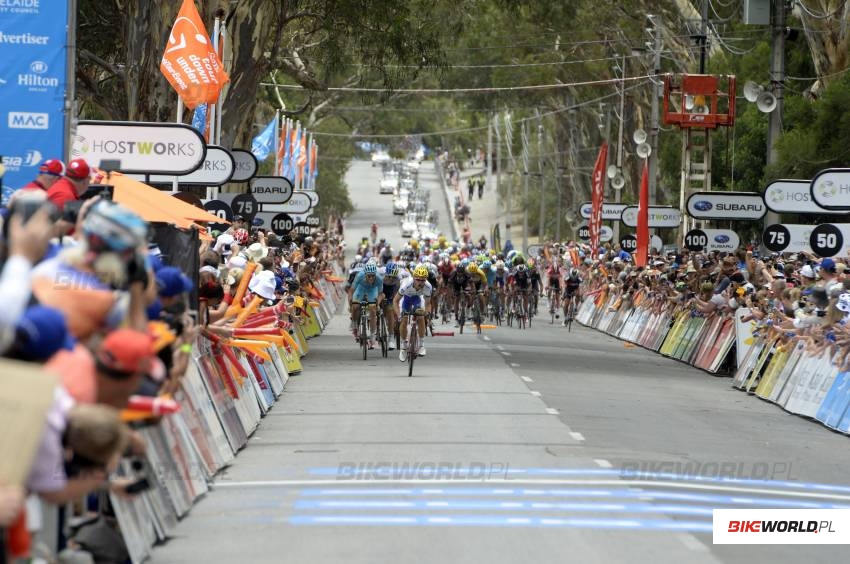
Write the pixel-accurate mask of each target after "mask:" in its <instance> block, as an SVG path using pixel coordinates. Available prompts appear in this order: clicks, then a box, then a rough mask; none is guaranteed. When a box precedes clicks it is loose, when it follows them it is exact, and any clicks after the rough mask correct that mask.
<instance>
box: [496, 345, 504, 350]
mask: <svg viewBox="0 0 850 564" xmlns="http://www.w3.org/2000/svg"><path fill="white" fill-rule="evenodd" d="M496 348H497V349H499V350H500V351H503V350H505V347H503V346H502V345H496Z"/></svg>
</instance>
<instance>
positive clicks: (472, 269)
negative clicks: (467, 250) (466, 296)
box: [466, 262, 481, 274]
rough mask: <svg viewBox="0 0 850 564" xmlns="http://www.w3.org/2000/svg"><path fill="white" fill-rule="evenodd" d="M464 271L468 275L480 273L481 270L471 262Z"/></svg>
mask: <svg viewBox="0 0 850 564" xmlns="http://www.w3.org/2000/svg"><path fill="white" fill-rule="evenodd" d="M466 271H467V272H468V273H469V274H478V273H479V272H481V269H480V268H478V265H477V264H475V263H474V262H471V263H469V265H467V267H466Z"/></svg>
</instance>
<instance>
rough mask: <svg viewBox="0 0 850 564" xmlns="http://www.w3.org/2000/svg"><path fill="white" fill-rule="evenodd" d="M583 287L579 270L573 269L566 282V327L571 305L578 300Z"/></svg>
mask: <svg viewBox="0 0 850 564" xmlns="http://www.w3.org/2000/svg"><path fill="white" fill-rule="evenodd" d="M580 286H581V278H580V277H579V273H578V269H575V268H571V269H570V275H569V277H568V278H567V279H566V280H565V281H564V326H566V325H567V315H568V312H569V311H570V303H571V302H572V301H573V300H574V299H575V300H577V299H578V291H579V287H580Z"/></svg>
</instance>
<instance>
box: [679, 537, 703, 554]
mask: <svg viewBox="0 0 850 564" xmlns="http://www.w3.org/2000/svg"><path fill="white" fill-rule="evenodd" d="M676 536H678V537H679V540H680V541H682V544H683V545H685V547H687V549H688V550H693V551H694V552H708V547H707V546H705V545H704V544H702V543H701V542H700V540H699V539H698V538H696V537H694V536H692V535H676Z"/></svg>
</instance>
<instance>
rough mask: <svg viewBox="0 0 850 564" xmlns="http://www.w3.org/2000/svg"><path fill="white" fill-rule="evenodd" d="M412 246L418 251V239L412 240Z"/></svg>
mask: <svg viewBox="0 0 850 564" xmlns="http://www.w3.org/2000/svg"><path fill="white" fill-rule="evenodd" d="M410 246H411V247H413V248H414V249H418V248H419V241H417V240H416V239H411V240H410Z"/></svg>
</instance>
